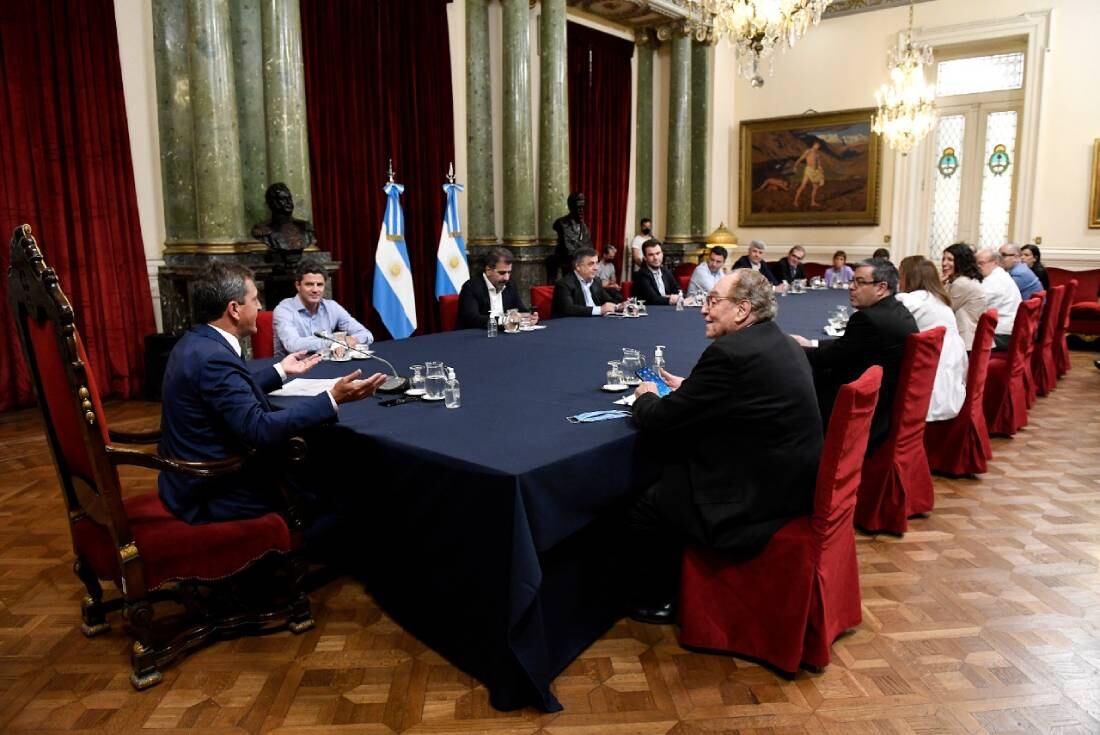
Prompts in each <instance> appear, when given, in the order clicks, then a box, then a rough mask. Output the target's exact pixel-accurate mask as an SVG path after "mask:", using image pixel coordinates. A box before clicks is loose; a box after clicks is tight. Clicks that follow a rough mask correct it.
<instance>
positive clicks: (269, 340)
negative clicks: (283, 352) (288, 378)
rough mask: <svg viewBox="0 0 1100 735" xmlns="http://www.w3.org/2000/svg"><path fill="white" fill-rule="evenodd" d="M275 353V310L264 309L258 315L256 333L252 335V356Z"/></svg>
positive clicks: (266, 355) (264, 355)
mask: <svg viewBox="0 0 1100 735" xmlns="http://www.w3.org/2000/svg"><path fill="white" fill-rule="evenodd" d="M274 355H275V312H273V311H268V310H267V309H264V310H263V311H261V312H260V313H259V314H257V315H256V333H255V334H254V335H252V357H254V358H256V359H259V358H261V357H273V356H274Z"/></svg>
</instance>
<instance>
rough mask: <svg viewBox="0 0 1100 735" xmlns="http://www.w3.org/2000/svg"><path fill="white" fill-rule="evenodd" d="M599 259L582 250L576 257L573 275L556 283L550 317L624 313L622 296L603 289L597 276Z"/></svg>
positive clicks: (589, 251) (589, 249)
mask: <svg viewBox="0 0 1100 735" xmlns="http://www.w3.org/2000/svg"><path fill="white" fill-rule="evenodd" d="M598 267H599V261H598V256H597V255H596V251H595V250H593V249H592V248H581V249H580V250H578V251H577V252H576V253H574V255H573V272H572V273H570V274H568V275H564V276H562V277H561V278H559V279H558V282H557V283H555V284H554V304H553V307H552V309H551V314H553V315H554V317H555V318H558V317H563V316H603V315H604V314H607V313H609V312H612V311H622V305H621V304H620V303H619V302H620V301H621V300H622V296H620V295H618V294H616V293H613V292H610V291H607V290H605V289H604V287H603V284H601V283H600V279H599V278H597V277H596V269H597V268H598Z"/></svg>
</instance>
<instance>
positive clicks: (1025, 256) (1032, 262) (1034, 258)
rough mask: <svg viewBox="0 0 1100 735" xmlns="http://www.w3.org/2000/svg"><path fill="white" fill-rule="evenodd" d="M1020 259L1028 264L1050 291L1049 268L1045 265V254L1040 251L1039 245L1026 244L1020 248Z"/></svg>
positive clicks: (1045, 288)
mask: <svg viewBox="0 0 1100 735" xmlns="http://www.w3.org/2000/svg"><path fill="white" fill-rule="evenodd" d="M1020 260H1022V261H1024V263H1026V264H1027V267H1028V268H1030V269H1031V272H1032V273H1034V274H1035V277H1036V278H1038V279H1039V283H1041V284H1043V290H1044V291H1046V292H1047V293H1050V276H1049V275H1047V269H1046V268H1045V267H1044V266H1043V254H1042V253H1040V252H1039V246H1038V245H1031V244H1028V245H1024V246H1023V247H1022V248H1020Z"/></svg>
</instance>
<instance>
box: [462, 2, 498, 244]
mask: <svg viewBox="0 0 1100 735" xmlns="http://www.w3.org/2000/svg"><path fill="white" fill-rule="evenodd" d="M490 1H491V0H466V206H467V209H468V211H467V216H466V232H467V235H468V237H467V240H466V242H468V243H470V244H472V245H486V244H494V243H496V242H497V224H496V204H495V200H494V191H493V87H492V81H491V77H490V68H489V3H490Z"/></svg>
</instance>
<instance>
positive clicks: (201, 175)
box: [189, 0, 245, 243]
mask: <svg viewBox="0 0 1100 735" xmlns="http://www.w3.org/2000/svg"><path fill="white" fill-rule="evenodd" d="M189 21H190V35H191V38H190V51H191V53H190V62H191V113H192V122H193V125H194V132H195V144H194V161H195V201H196V204H197V211H198V217H197V219H198V237H199V239H200V240H202V241H204V242H207V243H228V242H235V241H237V240H239V239H240V238H241V236H242V235H243V233H244V232H245V227H244V201H243V198H242V188H241V149H240V139H239V134H240V130H239V128H238V126H237V99H236V89H235V87H234V77H233V56H232V50H231V48H230V41H231V38H230V34H229V0H190V18H189Z"/></svg>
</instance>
